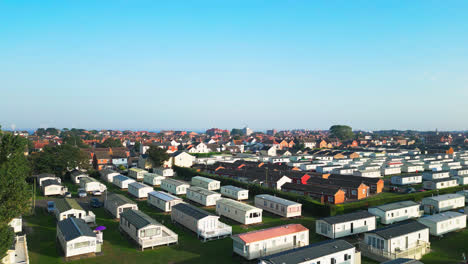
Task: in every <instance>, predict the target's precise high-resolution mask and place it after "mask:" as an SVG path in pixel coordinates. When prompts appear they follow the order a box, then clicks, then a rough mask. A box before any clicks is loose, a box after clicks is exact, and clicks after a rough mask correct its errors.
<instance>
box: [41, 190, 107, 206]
mask: <svg viewBox="0 0 468 264" xmlns="http://www.w3.org/2000/svg"><path fill="white" fill-rule="evenodd" d="M105 197H106V192H104V193H103V194H102V196H92V195H88V196H86V197H83V198H78V197H76V196H74V197H72V198H73V199H75V200H76V201H77V202H78V203H79V204H80V205H81V207H83V209H86V210H90V209H92V208H91V206H90V205H89V201H90V200H91V198H98V199H99V201H101V202H104V199H105ZM57 199H62V197H58V196H56V197H48V198H45V199H42V200H36V207H39V208H46V207H47V202H48V201H55V200H57Z"/></svg>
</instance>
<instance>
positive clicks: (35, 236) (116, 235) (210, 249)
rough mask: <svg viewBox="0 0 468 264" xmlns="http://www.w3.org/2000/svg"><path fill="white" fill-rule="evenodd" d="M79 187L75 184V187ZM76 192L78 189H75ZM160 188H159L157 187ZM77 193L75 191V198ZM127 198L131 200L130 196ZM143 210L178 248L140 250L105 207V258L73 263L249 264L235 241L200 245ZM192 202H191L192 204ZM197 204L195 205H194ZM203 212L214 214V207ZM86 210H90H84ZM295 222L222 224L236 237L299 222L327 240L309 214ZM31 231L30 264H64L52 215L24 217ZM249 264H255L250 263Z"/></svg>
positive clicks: (100, 220) (269, 219)
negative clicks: (234, 245)
mask: <svg viewBox="0 0 468 264" xmlns="http://www.w3.org/2000/svg"><path fill="white" fill-rule="evenodd" d="M65 185H66V186H69V188H74V187H73V186H72V185H73V184H72V183H65ZM75 186H76V185H75ZM107 186H108V188H109V191H111V192H115V193H121V194H125V195H127V193H126V192H125V191H121V190H120V189H118V188H117V187H115V186H113V185H110V184H107ZM74 189H77V187H76V188H74ZM155 189H158V188H155ZM75 191H76V190H72V193H73V194H74V196H73V197H76V193H75ZM127 197H131V196H129V195H127ZM137 203H138V207H139V209H140V210H141V211H143V212H145V213H146V214H148V215H149V216H151V217H153V218H154V219H156V220H157V221H159V222H161V223H162V224H164V225H165V226H167V227H168V228H170V229H171V230H173V231H174V232H176V233H177V234H178V235H179V243H178V245H173V246H162V247H158V248H155V249H146V250H145V251H143V252H142V251H140V250H139V249H138V248H137V246H136V244H134V243H133V242H132V241H130V240H129V239H127V238H126V237H125V236H123V235H122V234H120V232H119V230H118V224H119V223H118V222H117V221H116V220H114V219H112V216H111V215H110V214H109V213H108V212H107V211H105V210H104V209H103V208H99V209H93V210H92V211H93V212H94V213H95V214H96V223H97V224H98V225H104V226H106V227H107V230H105V231H104V245H103V250H102V251H103V256H98V257H95V258H88V259H84V260H77V261H73V263H138V262H141V263H203V264H209V263H217V264H219V263H249V262H246V261H245V260H244V259H242V258H241V257H239V256H237V255H233V253H232V239H231V238H224V239H221V240H212V241H208V242H205V243H204V242H201V241H200V240H199V239H198V238H197V237H196V234H195V233H193V232H192V231H190V230H188V229H186V228H184V227H183V226H180V225H178V224H173V223H172V222H171V220H170V214H168V213H163V212H161V211H160V210H159V209H157V208H155V207H152V206H150V205H148V204H147V202H146V201H138V202H137ZM190 203H191V202H190ZM191 204H194V203H191ZM202 208H203V209H205V210H207V211H209V212H211V213H214V212H215V208H214V207H211V208H204V207H202ZM85 209H87V208H85ZM304 214H305V216H304V217H301V218H296V219H285V218H281V217H279V216H276V215H273V214H270V213H267V212H264V214H263V222H262V224H258V225H252V226H244V225H241V224H239V223H237V222H234V221H233V220H230V219H228V218H224V217H221V219H220V220H221V221H222V222H223V223H226V224H228V225H231V226H232V231H233V234H239V233H244V232H248V231H252V230H258V229H263V228H268V227H273V226H279V225H284V224H289V223H300V224H302V225H304V226H306V227H307V228H309V229H310V242H311V243H314V242H318V241H321V240H323V239H324V238H322V237H319V236H318V235H316V234H315V218H314V217H312V216H311V214H310V213H307V212H306V213H304ZM24 220H25V222H26V223H27V228H28V229H29V230H30V231H28V246H29V256H30V260H31V263H41V264H42V263H44V264H49V263H50V264H53V263H63V262H64V260H63V253H62V252H61V249H60V245H58V244H56V242H55V235H56V221H55V217H54V216H53V215H49V214H47V213H46V212H45V210H43V209H37V210H36V214H35V215H33V216H25V217H24ZM250 263H256V262H255V261H254V262H250Z"/></svg>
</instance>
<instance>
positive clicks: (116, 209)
mask: <svg viewBox="0 0 468 264" xmlns="http://www.w3.org/2000/svg"><path fill="white" fill-rule="evenodd" d="M104 208H105V209H106V210H107V211H108V212H109V213H111V214H112V215H113V216H114V217H115V218H117V219H119V218H120V214H121V213H123V212H124V211H127V210H138V205H137V204H136V203H135V202H134V201H132V200H130V199H128V198H127V197H125V196H123V195H121V194H116V193H110V194H108V195H107V196H106V199H105V200H104Z"/></svg>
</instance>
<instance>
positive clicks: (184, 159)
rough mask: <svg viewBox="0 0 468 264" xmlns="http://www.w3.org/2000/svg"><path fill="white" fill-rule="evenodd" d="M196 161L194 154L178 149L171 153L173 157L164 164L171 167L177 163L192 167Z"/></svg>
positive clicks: (181, 165)
mask: <svg viewBox="0 0 468 264" xmlns="http://www.w3.org/2000/svg"><path fill="white" fill-rule="evenodd" d="M194 162H195V157H194V156H192V155H190V154H188V153H187V152H184V151H176V152H174V153H172V154H171V157H170V158H169V160H168V161H166V162H165V163H164V166H165V167H171V166H172V165H175V166H178V167H186V168H190V167H192V165H193V163H194Z"/></svg>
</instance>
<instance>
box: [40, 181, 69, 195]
mask: <svg viewBox="0 0 468 264" xmlns="http://www.w3.org/2000/svg"><path fill="white" fill-rule="evenodd" d="M41 190H42V193H43V194H44V196H51V195H65V193H66V192H68V188H67V187H64V186H62V184H61V183H60V182H58V181H57V180H45V181H43V182H42V186H41Z"/></svg>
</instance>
